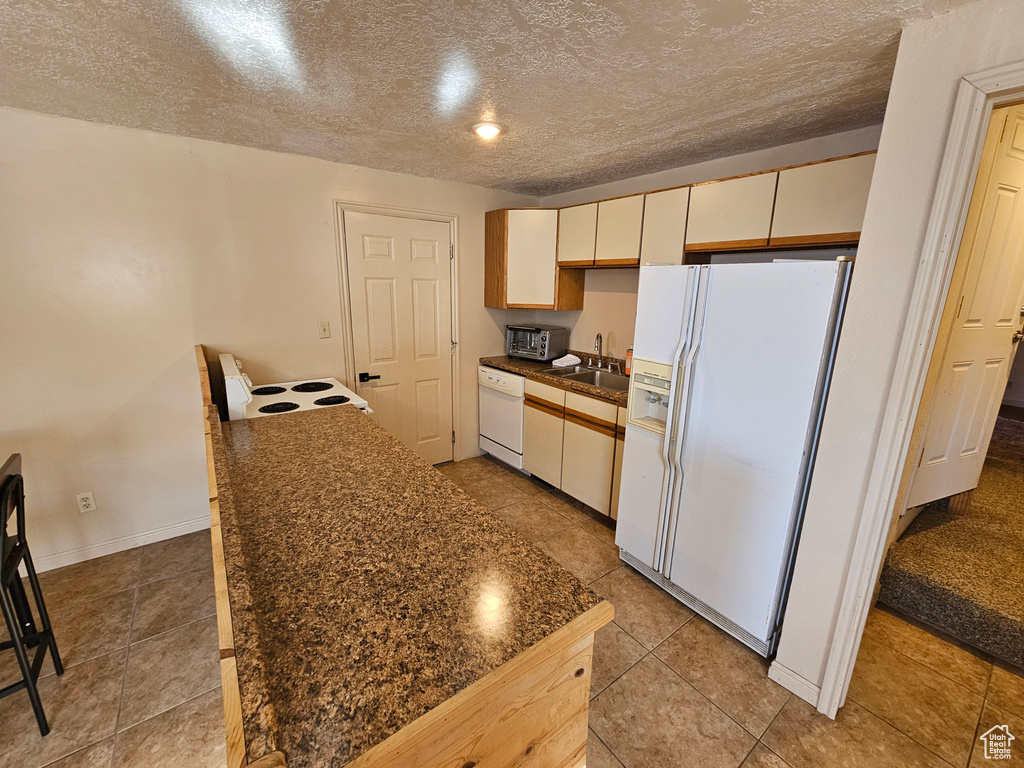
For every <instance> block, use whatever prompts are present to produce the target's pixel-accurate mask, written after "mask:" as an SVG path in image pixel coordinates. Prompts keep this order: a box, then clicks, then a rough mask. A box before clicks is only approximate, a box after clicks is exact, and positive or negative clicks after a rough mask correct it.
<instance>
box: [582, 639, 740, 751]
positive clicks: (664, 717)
mask: <svg viewBox="0 0 1024 768" xmlns="http://www.w3.org/2000/svg"><path fill="white" fill-rule="evenodd" d="M590 707H591V710H590V712H591V714H590V727H591V728H592V729H593V730H594V732H595V733H596V734H597V735H598V736H599V737H600V739H601V741H603V742H604V743H605V744H606V745H607V746H608V748H609V749H610V750H611V751H612V753H613V754H614V755H615V756H616V757H617V758H618V759H619V760H620V761H621V762H622V763H623V764H624V765H626V766H629V767H630V768H632V767H633V766H644V767H645V768H679V766H680V765H686V766H687V767H688V768H736V766H739V764H740V763H742V762H743V759H744V758H745V757H746V756H747V754H748V753H749V752H750V750H751V749H752V748H753V746H754V744H755V743H756V740H755V739H754V737H753V736H751V735H750V734H749V733H747V732H746V731H745V730H743V729H742V728H741V727H740V726H739V725H738V724H737V723H736V722H735V721H734V720H732V718H730V717H729V716H728V715H726V714H725V713H724V712H722V710H720V709H719V708H718V707H716V706H715V705H714V704H712V703H711V702H710V701H708V700H707V699H706V698H705V697H704V696H702V695H701V694H700V693H699V692H698V691H697V689H696V688H694V687H693V686H692V685H690V684H689V683H687V682H686V681H684V680H683V679H681V678H680V677H679V676H678V675H677V674H676V673H675V672H673V671H672V670H671V669H669V668H668V667H667V666H665V664H663V663H662V662H661V661H659V660H658V659H657V658H655V657H654V656H647V657H646V658H644V659H643V660H641V661H640V662H639V663H637V664H636V665H635V666H634V667H633V668H632V669H630V670H629V671H628V672H626V674H624V675H623V676H622V677H620V678H619V679H618V680H616V681H615V682H614V683H612V684H611V685H610V686H608V687H607V688H605V689H604V691H603V692H602V693H601V694H600V695H598V696H597V698H595V699H594V700H593V701H592V702H591V704H590ZM684 756H685V758H684Z"/></svg>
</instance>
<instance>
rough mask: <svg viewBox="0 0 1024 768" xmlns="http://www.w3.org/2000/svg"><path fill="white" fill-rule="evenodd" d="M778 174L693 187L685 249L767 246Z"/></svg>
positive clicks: (762, 174) (717, 249) (738, 248)
mask: <svg viewBox="0 0 1024 768" xmlns="http://www.w3.org/2000/svg"><path fill="white" fill-rule="evenodd" d="M778 178H779V174H778V173H760V174H757V175H756V176H742V177H740V178H738V179H728V180H726V181H715V182H712V183H710V184H700V185H698V186H695V187H693V188H692V189H691V190H690V212H689V216H688V219H687V223H686V250H687V251H730V250H741V249H744V248H765V247H767V245H768V236H769V234H770V232H771V226H772V207H773V206H774V204H775V184H776V182H777V180H778Z"/></svg>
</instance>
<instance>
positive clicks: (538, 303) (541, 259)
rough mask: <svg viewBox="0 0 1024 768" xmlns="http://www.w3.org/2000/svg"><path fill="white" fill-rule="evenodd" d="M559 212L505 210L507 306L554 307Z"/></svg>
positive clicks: (528, 307)
mask: <svg viewBox="0 0 1024 768" xmlns="http://www.w3.org/2000/svg"><path fill="white" fill-rule="evenodd" d="M557 242H558V211H557V210H550V211H545V210H533V211H525V210H524V211H517V210H512V211H509V212H508V266H507V269H508V283H507V288H506V290H507V295H506V299H507V303H508V306H509V307H521V308H526V309H553V308H554V306H555V248H556V245H557Z"/></svg>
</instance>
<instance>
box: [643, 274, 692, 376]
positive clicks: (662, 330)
mask: <svg viewBox="0 0 1024 768" xmlns="http://www.w3.org/2000/svg"><path fill="white" fill-rule="evenodd" d="M699 269H700V268H699V267H692V266H690V267H679V266H668V265H659V266H651V267H640V286H639V288H638V289H637V304H636V330H635V331H634V333H633V339H634V341H633V357H635V358H642V359H644V360H654V361H657V362H659V363H668V362H671V360H672V356H673V354H674V353H675V351H676V348H677V347H678V346H679V340H680V337H681V336H682V335H683V334H684V333H685V332H686V327H687V320H688V318H689V313H688V312H687V308H688V307H687V304H688V297H689V296H690V295H691V294H692V285H693V282H694V281H695V280H696V279H697V275H698V272H699Z"/></svg>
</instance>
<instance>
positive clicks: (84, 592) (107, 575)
mask: <svg viewBox="0 0 1024 768" xmlns="http://www.w3.org/2000/svg"><path fill="white" fill-rule="evenodd" d="M139 560H140V550H139V548H136V549H129V550H125V551H124V552H115V553H114V554H112V555H106V556H104V557H97V558H94V559H93V560H86V561H84V562H81V563H75V564H74V565H67V566H65V567H63V568H57V569H55V570H52V571H47V572H46V573H40V574H39V585H40V587H41V589H42V591H43V599H44V600H45V601H46V610H47V611H49V612H51V613H54V612H56V610H57V608H58V607H59V606H62V605H68V604H70V603H76V602H84V601H86V600H94V599H95V598H97V597H103V596H104V595H111V594H114V593H115V592H123V591H124V590H126V589H131V588H132V587H134V586H135V585H136V584H137V583H138V581H139Z"/></svg>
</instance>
